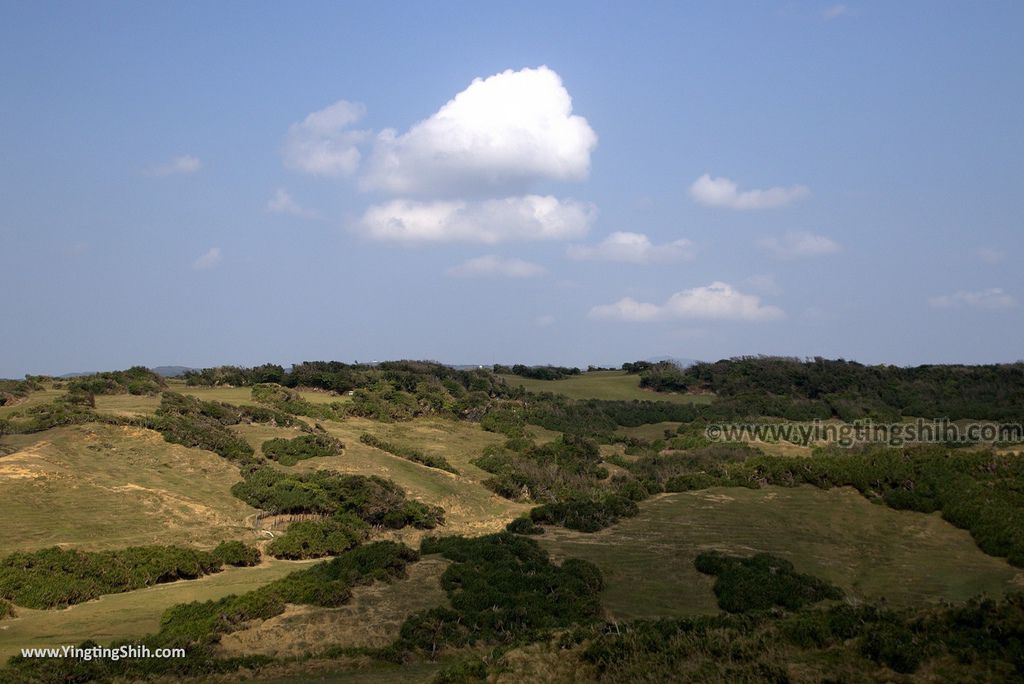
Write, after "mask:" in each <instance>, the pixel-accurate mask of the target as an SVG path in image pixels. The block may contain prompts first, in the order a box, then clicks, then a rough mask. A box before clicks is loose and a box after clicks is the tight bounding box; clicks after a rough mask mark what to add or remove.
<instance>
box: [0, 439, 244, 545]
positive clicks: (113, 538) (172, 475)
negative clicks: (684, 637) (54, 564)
mask: <svg viewBox="0 0 1024 684" xmlns="http://www.w3.org/2000/svg"><path fill="white" fill-rule="evenodd" d="M3 442H4V445H5V446H6V448H8V449H13V450H14V451H13V453H10V454H8V455H6V456H4V457H3V458H0V501H3V507H4V513H5V516H4V517H5V523H4V525H3V526H0V550H2V551H3V552H5V553H10V552H12V551H20V550H32V549H39V548H44V547H48V546H54V545H64V546H75V547H77V548H82V549H90V550H99V549H116V548H122V547H125V546H132V545H143V544H185V545H195V546H204V547H208V546H215V545H216V544H217V542H219V541H221V540H223V539H250V538H251V537H252V534H251V533H250V532H249V531H248V529H247V526H246V524H245V518H246V516H248V515H251V514H253V513H255V512H256V511H255V510H254V509H253V508H251V507H250V506H247V505H246V504H244V503H242V502H241V501H239V500H238V499H236V498H235V497H233V496H232V495H231V493H230V491H229V490H230V488H231V485H233V484H234V483H235V482H237V481H239V480H240V479H241V478H240V477H239V474H238V469H237V468H235V467H234V466H232V465H231V464H229V463H228V462H226V461H225V460H224V459H222V458H220V457H218V456H216V455H215V454H212V453H210V452H208V451H202V450H199V449H186V448H185V447H181V446H178V445H175V444H168V443H167V442H165V441H164V440H163V439H162V438H161V437H160V435H158V434H157V433H155V432H152V431H150V430H141V429H138V428H129V427H115V426H110V425H99V424H90V425H79V426H73V427H64V428H57V429H53V430H47V431H45V432H41V433H38V434H32V435H9V436H7V437H4V439H3Z"/></svg>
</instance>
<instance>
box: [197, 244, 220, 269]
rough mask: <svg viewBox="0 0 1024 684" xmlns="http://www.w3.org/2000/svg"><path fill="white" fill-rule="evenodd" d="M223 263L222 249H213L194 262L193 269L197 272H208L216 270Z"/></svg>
mask: <svg viewBox="0 0 1024 684" xmlns="http://www.w3.org/2000/svg"><path fill="white" fill-rule="evenodd" d="M220 262H221V255H220V247H211V248H210V249H208V250H207V251H206V253H205V254H203V255H202V256H200V257H199V258H198V259H196V260H195V261H193V262H192V268H194V269H196V270H197V271H206V270H209V269H211V268H214V267H215V266H217V264H219V263H220Z"/></svg>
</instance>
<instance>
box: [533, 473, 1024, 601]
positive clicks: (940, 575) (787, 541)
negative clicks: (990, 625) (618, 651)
mask: <svg viewBox="0 0 1024 684" xmlns="http://www.w3.org/2000/svg"><path fill="white" fill-rule="evenodd" d="M539 540H540V541H541V543H542V544H543V545H544V546H545V547H546V548H547V549H548V550H549V551H550V552H551V553H552V555H553V556H555V557H557V558H565V557H578V558H585V559H587V560H590V561H593V562H594V563H596V564H597V565H598V566H599V567H600V568H601V569H602V571H603V572H604V573H605V579H606V582H607V589H606V591H605V594H604V596H603V597H602V598H603V601H604V603H605V606H606V607H607V609H608V611H609V612H610V613H611V615H612V616H613V617H615V618H616V619H629V618H653V617H668V616H681V615H694V614H705V613H715V612H717V605H716V603H715V599H714V596H713V594H712V593H711V585H712V584H713V579H712V578H710V577H707V576H705V575H702V574H700V573H698V572H697V571H696V570H695V569H694V567H693V559H694V558H695V557H696V556H697V554H699V553H700V552H701V551H705V550H708V549H717V550H720V551H725V552H730V553H737V554H743V555H749V554H751V553H754V552H759V551H765V552H770V553H773V554H775V555H777V556H781V557H783V558H786V559H788V560H789V561H791V562H792V563H793V564H794V565H795V566H796V568H797V570H799V571H801V572H807V573H810V574H813V575H816V576H818V577H821V578H823V579H826V580H829V581H830V582H833V583H835V584H837V585H839V586H840V587H842V588H843V590H844V591H846V593H847V595H848V596H849V597H851V598H853V599H855V600H879V599H882V598H884V599H885V600H886V601H887V602H888V603H889V604H890V605H898V606H911V605H921V604H928V603H935V602H938V601H941V600H950V601H961V600H964V599H967V598H969V597H971V596H975V595H978V594H981V593H986V594H989V595H1001V594H1002V593H1003V592H1005V591H1006V590H1007V589H1009V588H1012V587H1016V588H1017V589H1020V588H1021V586H1024V573H1021V572H1019V571H1018V570H1016V569H1014V568H1012V567H1011V566H1010V565H1008V564H1007V563H1006V562H1005V561H1004V560H1002V559H997V558H993V557H991V556H987V555H985V554H984V553H982V552H981V551H980V550H979V549H978V548H977V546H976V545H975V544H974V541H973V540H972V539H971V537H970V535H969V534H968V533H967V532H965V531H964V530H960V529H957V528H955V527H953V526H952V525H949V524H948V523H946V522H945V521H943V520H942V519H941V518H939V517H938V515H925V514H921V513H912V512H905V511H896V510H893V509H891V508H888V507H885V506H878V505H874V504H872V503H870V502H869V501H868V500H867V499H865V498H864V497H862V496H860V494H858V493H857V492H856V491H854V490H852V489H833V490H829V491H823V490H820V489H816V488H813V487H809V486H808V487H796V488H780V487H768V488H765V489H756V490H751V489H744V488H713V489H708V490H703V491H697V492H688V493H685V494H666V495H662V496H659V497H656V498H654V499H652V500H650V501H648V502H646V503H643V504H641V513H640V515H638V516H637V517H635V518H631V519H627V520H625V521H623V522H621V523H619V524H618V525H616V526H614V527H611V528H609V529H606V530H603V531H601V532H597V533H595V534H583V533H578V532H572V531H569V530H564V529H549V530H547V532H546V533H545V534H544V535H543V536H542V537H539Z"/></svg>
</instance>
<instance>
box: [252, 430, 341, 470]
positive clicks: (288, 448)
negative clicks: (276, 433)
mask: <svg viewBox="0 0 1024 684" xmlns="http://www.w3.org/2000/svg"><path fill="white" fill-rule="evenodd" d="M344 448H345V445H344V444H342V443H341V440H338V439H335V438H334V437H331V436H330V435H328V434H326V433H322V432H318V433H314V434H311V435H299V436H298V437H294V438H292V439H284V438H281V437H278V438H275V439H269V440H267V441H265V442H264V443H263V447H262V451H263V455H264V456H266V457H267V458H269V459H270V460H272V461H277V462H278V463H280V464H281V465H286V466H293V465H295V464H296V463H298V462H299V461H303V460H305V459H307V458H324V457H327V456H337V455H338V454H340V453H341V451H342V449H344Z"/></svg>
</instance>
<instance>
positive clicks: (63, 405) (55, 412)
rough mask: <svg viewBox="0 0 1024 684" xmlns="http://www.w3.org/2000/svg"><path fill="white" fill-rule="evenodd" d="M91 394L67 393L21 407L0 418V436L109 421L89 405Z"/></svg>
mask: <svg viewBox="0 0 1024 684" xmlns="http://www.w3.org/2000/svg"><path fill="white" fill-rule="evenodd" d="M90 397H91V395H82V394H78V393H76V394H69V395H67V396H63V397H59V398H57V399H54V400H53V401H51V402H50V403H48V404H39V405H37V406H31V407H29V408H26V409H21V410H19V411H16V412H15V413H13V414H11V415H10V416H9V417H8V418H7V419H4V420H0V436H2V435H5V434H7V435H13V434H30V433H33V432H42V431H44V430H50V429H52V428H57V427H64V426H66V425H82V424H83V423H91V422H94V421H100V422H104V421H105V422H110V420H109V419H107V418H101V417H100V416H98V415H96V412H95V411H93V409H92V407H91V406H90V401H89V399H90Z"/></svg>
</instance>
